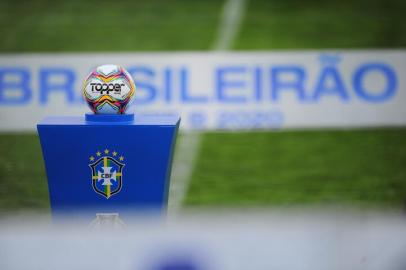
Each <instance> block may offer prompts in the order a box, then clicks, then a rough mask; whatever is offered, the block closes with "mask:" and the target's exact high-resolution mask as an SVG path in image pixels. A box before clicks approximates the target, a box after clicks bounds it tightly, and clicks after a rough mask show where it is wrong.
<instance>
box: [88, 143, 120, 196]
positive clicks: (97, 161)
mask: <svg viewBox="0 0 406 270" xmlns="http://www.w3.org/2000/svg"><path fill="white" fill-rule="evenodd" d="M89 159H90V162H91V163H90V164H89V167H90V169H91V171H92V186H93V189H94V191H95V192H96V193H98V194H100V195H102V196H103V197H105V198H106V199H109V198H110V197H111V196H113V195H115V194H117V193H119V192H120V191H121V188H122V186H123V168H124V166H125V164H124V163H123V162H124V157H123V156H122V155H119V154H118V153H117V152H116V151H114V150H113V151H110V150H109V149H105V150H104V151H103V152H101V151H97V152H96V154H95V155H94V156H91V157H90V158H89Z"/></svg>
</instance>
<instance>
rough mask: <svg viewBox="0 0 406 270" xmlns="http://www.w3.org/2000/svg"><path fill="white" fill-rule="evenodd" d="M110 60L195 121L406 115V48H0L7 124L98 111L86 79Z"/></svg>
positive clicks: (142, 106) (0, 95) (146, 102)
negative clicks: (85, 95) (88, 99)
mask: <svg viewBox="0 0 406 270" xmlns="http://www.w3.org/2000/svg"><path fill="white" fill-rule="evenodd" d="M101 61H103V62H101ZM107 63H114V64H119V65H122V66H124V67H125V68H126V69H127V70H128V71H129V73H130V74H131V75H132V76H133V77H134V80H135V83H136V86H137V91H136V98H135V101H134V105H133V106H132V110H134V111H135V112H136V113H138V114H180V115H181V116H182V127H183V128H185V129H267V128H282V127H293V128H295V127H297V128H301V127H351V126H354V127H356V126H382V125H385V126H388V125H405V124H406V106H405V105H406V94H405V93H404V92H405V91H404V88H405V83H404V82H403V80H404V78H403V76H404V74H406V51H402V50H400V51H388V50H382V51H379V50H377V51H342V52H340V53H335V52H330V53H329V52H306V51H303V52H251V53H210V52H207V53H156V54H151V53H144V54H137V53H134V54H119V53H112V54H103V55H99V54H20V55H0V130H3V131H7V130H24V129H26V130H30V129H31V130H32V129H34V128H35V124H36V123H37V122H38V121H39V120H40V119H41V118H42V117H44V116H46V115H61V114H62V115H81V114H83V113H84V112H86V111H88V110H87V108H86V105H85V103H84V102H83V99H82V96H81V91H80V88H81V83H82V81H83V79H84V78H85V76H86V75H87V73H88V72H89V70H90V69H91V68H93V67H95V66H97V65H100V64H107ZM114 87H115V86H114ZM117 87H118V86H117ZM111 88H112V89H113V86H112V87H111ZM114 89H115V88H114Z"/></svg>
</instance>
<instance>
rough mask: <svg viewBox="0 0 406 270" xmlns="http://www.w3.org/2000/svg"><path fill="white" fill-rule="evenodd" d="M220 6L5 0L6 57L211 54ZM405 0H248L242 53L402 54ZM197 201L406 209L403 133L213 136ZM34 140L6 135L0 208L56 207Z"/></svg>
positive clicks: (1, 16)
mask: <svg viewBox="0 0 406 270" xmlns="http://www.w3.org/2000/svg"><path fill="white" fill-rule="evenodd" d="M222 5H223V2H222V1H214V0H213V1H199V2H197V1H186V0H176V1H165V0H154V1H129V0H127V1H124V2H120V4H118V3H115V2H107V1H95V0H92V1H88V2H85V1H79V0H74V1H64V2H62V1H61V2H60V3H57V2H55V1H48V0H47V1H45V0H42V1H9V0H8V1H1V2H0V34H1V36H2V37H3V39H2V41H1V42H0V52H3V53H6V52H44V51H45V52H64V51H146V50H149V51H159V50H165V51H168V50H208V49H210V47H211V46H212V44H213V41H214V38H215V37H216V31H217V27H218V23H219V19H220V16H221V12H222V11H221V8H222ZM404 10H405V4H404V2H403V1H384V0H372V1H338V0H335V1H328V2H325V1H276V0H273V1H259V0H251V1H249V3H248V6H247V11H246V14H245V17H244V20H243V22H242V25H241V29H240V31H239V34H238V36H237V38H236V40H235V42H234V44H233V45H232V48H234V49H238V50H257V49H258V50H267V49H271V48H277V49H286V48H289V49H300V48H352V47H356V48H376V47H384V48H399V47H400V48H402V47H403V48H404V47H405V46H406V21H405V20H404V19H403V11H404ZM200 149H201V151H200V153H199V157H198V162H197V165H196V168H195V170H194V172H193V177H192V181H191V186H190V190H189V193H188V194H187V198H186V205H188V206H213V205H225V206H270V205H303V204H323V205H325V204H333V205H353V206H361V207H364V206H366V207H386V206H388V207H395V208H403V207H404V205H405V201H406V169H405V166H404V164H406V129H404V128H388V129H366V130H329V131H323V130H315V131H288V132H252V133H246V132H244V133H206V134H204V135H203V142H202V145H201V148H200ZM48 208H49V202H48V193H47V187H46V177H45V173H44V168H43V163H42V157H41V151H40V146H39V141H38V139H37V136H36V135H35V134H0V211H12V210H19V209H48Z"/></svg>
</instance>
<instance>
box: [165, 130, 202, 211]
mask: <svg viewBox="0 0 406 270" xmlns="http://www.w3.org/2000/svg"><path fill="white" fill-rule="evenodd" d="M200 137H201V135H200V133H198V132H188V133H183V134H182V138H181V139H180V140H179V141H178V142H179V144H178V145H177V146H176V151H175V157H174V160H173V168H172V177H171V184H170V187H169V202H168V211H169V213H175V212H177V211H179V209H180V208H181V207H182V204H183V201H184V198H185V196H186V194H187V191H188V187H189V180H190V178H191V176H192V172H193V169H194V166H195V162H196V159H197V156H198V153H199V146H200Z"/></svg>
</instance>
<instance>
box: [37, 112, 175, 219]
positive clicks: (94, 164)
mask: <svg viewBox="0 0 406 270" xmlns="http://www.w3.org/2000/svg"><path fill="white" fill-rule="evenodd" d="M179 123H180V118H179V117H172V116H165V117H145V116H144V117H138V116H136V117H134V115H108V116H106V115H90V114H89V115H87V116H86V117H48V118H45V119H44V120H43V121H42V122H41V123H39V124H38V126H37V128H38V133H39V136H40V141H41V146H42V152H43V157H44V161H45V167H46V172H47V178H48V187H49V195H50V203H51V209H52V213H53V214H58V213H60V212H72V211H73V212H75V211H77V212H84V211H90V212H91V215H92V217H94V216H95V215H94V214H95V213H102V212H107V213H109V212H120V211H124V210H125V211H126V212H128V211H132V210H144V209H145V210H150V209H153V210H156V209H160V210H162V209H165V208H166V205H167V194H168V187H169V177H170V172H171V163H172V156H173V150H174V145H175V141H176V135H177V131H178V128H179Z"/></svg>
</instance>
